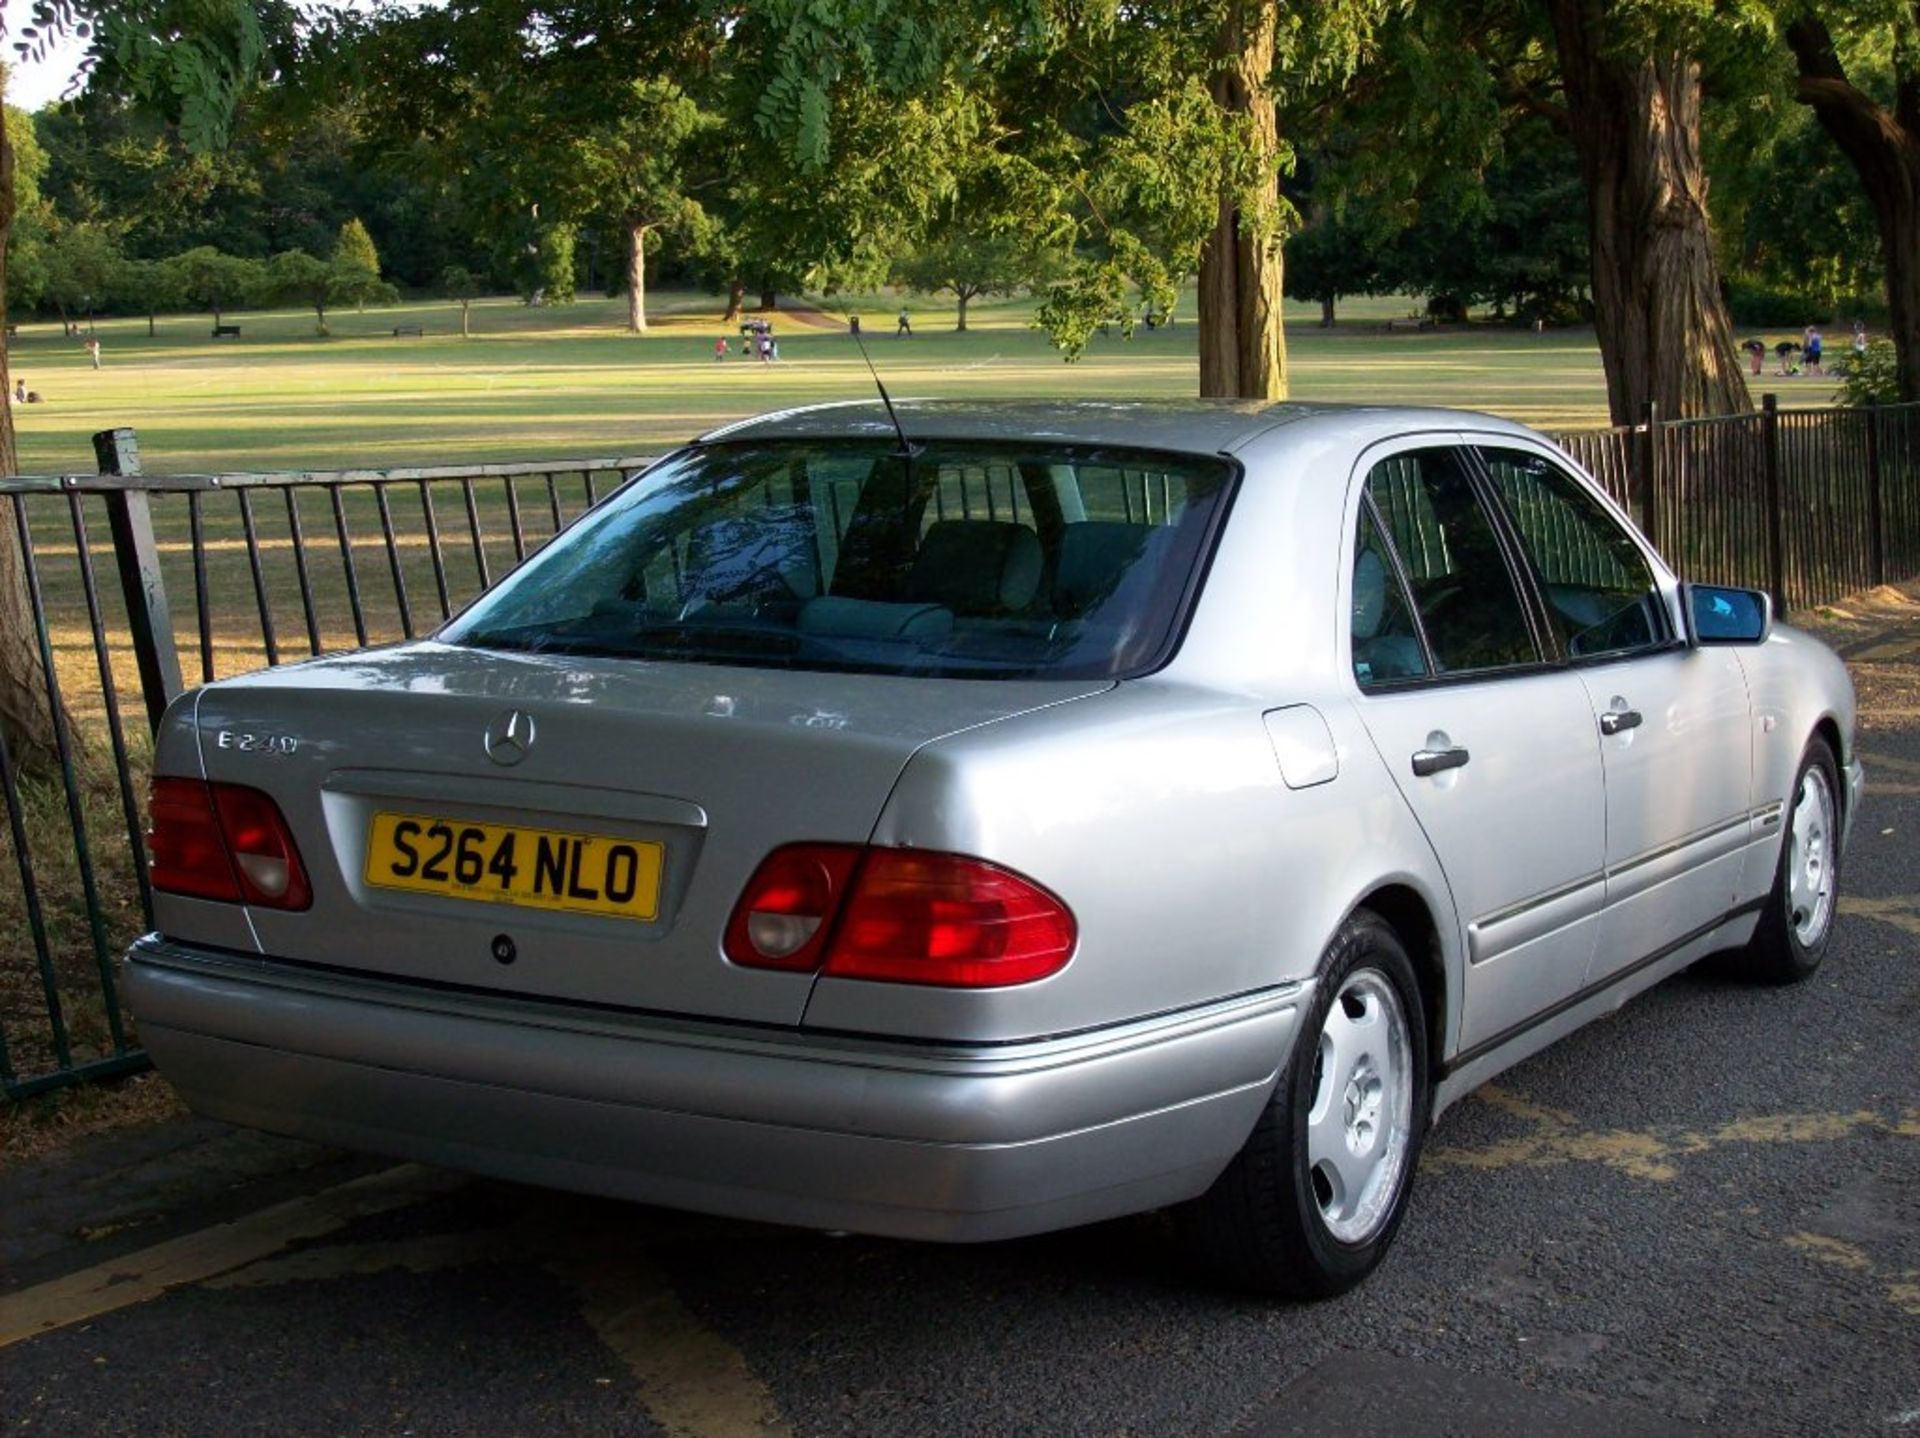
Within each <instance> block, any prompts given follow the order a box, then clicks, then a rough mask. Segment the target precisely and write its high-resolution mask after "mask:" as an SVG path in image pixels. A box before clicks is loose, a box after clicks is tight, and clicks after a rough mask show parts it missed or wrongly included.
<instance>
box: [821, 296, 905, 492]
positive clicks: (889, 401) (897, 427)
mask: <svg viewBox="0 0 1920 1438" xmlns="http://www.w3.org/2000/svg"><path fill="white" fill-rule="evenodd" d="M840 314H841V317H842V318H843V319H847V320H849V323H848V325H847V331H848V333H850V334H851V335H852V336H853V342H854V343H855V344H857V345H859V346H860V358H861V359H863V360H865V361H866V362H867V373H868V374H870V375H872V376H873V387H874V388H875V389H877V390H879V391H880V403H882V404H883V405H885V406H886V407H887V418H888V419H890V420H892V421H893V432H894V433H895V434H897V435H898V436H900V457H901V458H902V459H912V458H913V457H914V456H915V455H917V454H919V453H920V448H921V447H920V446H919V445H917V444H915V443H913V441H911V440H910V439H908V438H907V432H906V430H905V429H903V428H902V427H901V424H900V416H899V415H898V414H896V413H895V412H894V408H893V397H892V396H891V395H889V394H888V393H887V387H886V386H885V385H884V384H882V383H881V382H880V371H879V370H877V369H875V368H874V367H873V356H872V355H870V354H868V353H867V342H866V340H865V339H863V338H862V337H861V334H860V331H859V329H858V328H857V327H856V326H855V325H853V324H852V323H851V318H852V317H851V316H849V315H848V314H847V312H846V309H845V307H844V306H843V307H842V308H841V311H840Z"/></svg>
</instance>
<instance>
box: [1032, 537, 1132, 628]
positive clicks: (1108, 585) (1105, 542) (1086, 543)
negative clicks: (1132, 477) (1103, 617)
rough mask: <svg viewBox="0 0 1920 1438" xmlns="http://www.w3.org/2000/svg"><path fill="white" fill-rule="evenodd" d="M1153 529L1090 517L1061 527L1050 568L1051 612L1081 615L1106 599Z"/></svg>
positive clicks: (1061, 614)
mask: <svg viewBox="0 0 1920 1438" xmlns="http://www.w3.org/2000/svg"><path fill="white" fill-rule="evenodd" d="M1152 533H1153V528H1152V526H1150V525H1145V524H1127V523H1125V522H1123V521H1118V520H1091V519H1090V520H1083V521H1081V522H1079V523H1077V524H1069V525H1068V526H1067V527H1066V528H1065V529H1063V530H1061V531H1060V554H1059V558H1058V559H1057V560H1056V561H1055V563H1054V570H1053V609H1054V613H1056V614H1058V615H1060V616H1061V617H1062V618H1068V617H1073V616H1078V615H1082V614H1085V613H1086V612H1087V611H1088V610H1089V609H1091V608H1093V607H1094V606H1095V605H1097V604H1098V603H1099V602H1100V601H1101V600H1103V599H1105V598H1106V597H1107V596H1108V595H1109V594H1111V593H1112V592H1113V591H1114V589H1115V588H1116V587H1117V586H1118V584H1119V583H1120V580H1121V578H1122V577H1123V576H1124V575H1125V574H1126V572H1127V569H1128V567H1129V566H1130V565H1132V564H1133V563H1134V561H1135V560H1137V559H1138V558H1139V557H1140V552H1141V551H1142V550H1143V549H1144V548H1146V543H1147V539H1148V537H1149V536H1150V535H1152Z"/></svg>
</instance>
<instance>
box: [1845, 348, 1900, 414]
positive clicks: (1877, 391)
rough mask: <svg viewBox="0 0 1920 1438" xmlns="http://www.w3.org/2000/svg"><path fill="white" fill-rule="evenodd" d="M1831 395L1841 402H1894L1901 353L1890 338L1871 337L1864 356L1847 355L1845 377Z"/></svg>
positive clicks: (1896, 392) (1898, 383) (1864, 403)
mask: <svg viewBox="0 0 1920 1438" xmlns="http://www.w3.org/2000/svg"><path fill="white" fill-rule="evenodd" d="M1834 398H1835V399H1837V400H1838V401H1840V403H1842V404H1856V405H1867V404H1896V403H1898V402H1899V399H1900V355H1899V351H1898V350H1896V349H1895V348H1894V345H1893V341H1892V340H1886V339H1879V340H1870V341H1869V342H1868V344H1867V352H1866V353H1865V354H1864V355H1854V354H1849V355H1848V356H1847V371H1846V379H1845V381H1844V382H1843V383H1842V384H1841V386H1840V389H1839V391H1838V392H1837V393H1836V394H1835V395H1834Z"/></svg>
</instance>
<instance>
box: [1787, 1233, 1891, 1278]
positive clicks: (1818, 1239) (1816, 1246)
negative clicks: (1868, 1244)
mask: <svg viewBox="0 0 1920 1438" xmlns="http://www.w3.org/2000/svg"><path fill="white" fill-rule="evenodd" d="M1786 1242H1787V1247H1788V1248H1797V1249H1799V1250H1800V1252H1802V1253H1804V1254H1806V1255H1807V1257H1809V1258H1814V1259H1818V1260H1819V1261H1820V1262H1821V1263H1830V1264H1832V1265H1833V1266H1834V1267H1836V1268H1850V1269H1852V1270H1853V1271H1854V1272H1855V1273H1865V1272H1866V1271H1867V1270H1868V1269H1869V1268H1872V1267H1873V1261H1872V1260H1871V1259H1869V1258H1868V1257H1867V1255H1866V1252H1865V1250H1863V1249H1862V1248H1861V1247H1860V1245H1859V1244H1857V1243H1848V1242H1846V1241H1845V1240H1844V1239H1838V1238H1828V1237H1827V1236H1826V1235H1825V1234H1824V1233H1790V1234H1788V1235H1787V1240H1786Z"/></svg>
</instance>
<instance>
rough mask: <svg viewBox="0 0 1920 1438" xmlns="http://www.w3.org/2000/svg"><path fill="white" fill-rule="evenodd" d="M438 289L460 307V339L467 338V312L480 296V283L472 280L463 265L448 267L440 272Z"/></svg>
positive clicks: (469, 271)
mask: <svg viewBox="0 0 1920 1438" xmlns="http://www.w3.org/2000/svg"><path fill="white" fill-rule="evenodd" d="M440 288H441V289H442V290H443V291H445V292H446V296H447V298H448V299H450V300H455V301H457V302H458V303H459V305H460V338H461V339H467V338H469V334H468V329H467V311H468V309H470V308H471V307H472V305H473V302H474V300H475V298H476V297H478V295H479V294H480V282H479V281H478V280H477V279H475V278H474V275H473V271H472V270H470V269H468V268H467V267H466V266H465V265H448V266H447V267H446V268H445V269H444V270H442V271H440Z"/></svg>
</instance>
